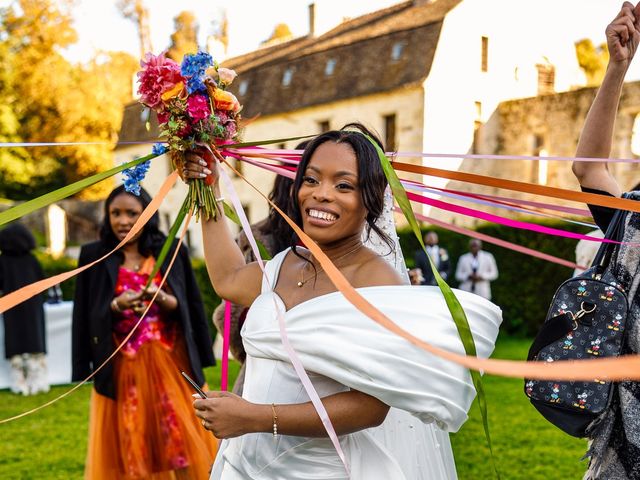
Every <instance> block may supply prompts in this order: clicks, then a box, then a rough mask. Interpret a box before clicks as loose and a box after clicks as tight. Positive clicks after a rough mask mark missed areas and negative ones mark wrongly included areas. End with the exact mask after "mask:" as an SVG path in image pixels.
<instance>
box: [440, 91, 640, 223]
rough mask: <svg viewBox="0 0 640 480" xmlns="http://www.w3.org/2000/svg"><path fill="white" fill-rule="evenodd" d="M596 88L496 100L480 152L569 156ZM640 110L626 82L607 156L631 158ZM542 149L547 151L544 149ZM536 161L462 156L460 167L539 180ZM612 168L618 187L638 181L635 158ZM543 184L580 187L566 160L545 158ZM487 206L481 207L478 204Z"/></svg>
mask: <svg viewBox="0 0 640 480" xmlns="http://www.w3.org/2000/svg"><path fill="white" fill-rule="evenodd" d="M596 91H597V89H596V88H582V89H578V90H573V91H570V92H565V93H558V94H554V95H545V96H538V97H531V98H525V99H521V100H514V101H509V102H503V103H501V104H500V105H499V106H498V108H497V109H496V111H495V112H493V114H492V115H491V117H490V118H489V119H488V121H487V122H486V123H485V124H484V125H483V126H482V127H481V130H480V142H479V147H478V151H477V152H476V153H479V154H487V155H527V156H528V155H545V156H558V157H571V156H574V155H575V151H576V147H577V144H578V139H579V137H580V131H581V129H582V126H583V123H584V119H585V117H586V115H587V112H588V111H589V108H590V106H591V103H592V101H593V99H594V97H595V94H596ZM638 113H640V82H630V83H627V84H625V86H624V90H623V95H622V98H621V101H620V108H619V112H618V116H617V120H616V129H615V134H614V141H613V147H612V152H611V156H612V157H614V158H634V155H633V153H632V151H631V139H632V133H633V124H634V119H635V117H636V115H637V114H638ZM545 152H546V153H545ZM537 163H538V162H535V161H524V160H489V159H487V160H477V159H467V160H465V161H464V162H463V163H462V165H461V167H460V168H459V170H460V171H463V172H471V173H477V174H480V175H486V176H489V177H495V178H504V179H510V180H518V181H522V182H528V183H539V182H538V180H539V178H538V168H539V165H537ZM610 168H611V171H612V173H613V174H614V176H615V177H616V179H617V180H618V182H619V183H620V185H621V186H622V188H623V189H630V188H631V187H632V186H634V185H636V184H637V183H638V182H640V175H639V174H638V172H637V166H636V165H635V164H628V163H618V164H611V166H610ZM546 185H548V186H553V187H560V188H565V189H570V190H579V185H578V182H577V181H576V179H575V177H574V176H573V173H572V172H571V162H566V161H549V162H548V174H547V182H546ZM447 187H448V188H450V189H456V190H463V191H468V192H474V193H488V194H492V195H502V196H508V197H511V198H519V199H527V200H538V201H541V202H545V203H557V204H566V205H570V206H573V207H582V205H580V204H576V203H573V202H563V201H561V200H558V199H550V198H547V197H540V196H538V197H534V196H532V195H529V194H522V193H518V192H512V191H507V190H498V189H495V188H490V187H483V186H477V185H471V184H467V183H465V184H462V183H460V182H449V183H448V185H447ZM481 209H482V210H485V211H487V209H486V207H481ZM489 211H491V213H496V214H501V215H507V216H512V215H511V214H510V213H508V212H507V213H505V210H503V209H490V210H489ZM434 216H435V217H437V218H439V219H444V220H447V221H454V222H455V223H456V224H458V225H474V224H477V223H478V222H477V221H474V220H472V219H469V218H466V217H460V216H456V215H453V214H449V213H447V212H442V211H438V212H434Z"/></svg>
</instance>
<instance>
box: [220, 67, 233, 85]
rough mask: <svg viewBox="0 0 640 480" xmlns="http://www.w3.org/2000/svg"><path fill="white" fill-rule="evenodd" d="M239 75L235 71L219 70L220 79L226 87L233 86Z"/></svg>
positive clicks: (222, 68) (221, 68)
mask: <svg viewBox="0 0 640 480" xmlns="http://www.w3.org/2000/svg"><path fill="white" fill-rule="evenodd" d="M237 75H238V74H237V73H236V72H235V70H231V69H229V68H224V67H220V68H218V79H219V80H220V82H222V83H224V84H225V85H231V82H233V80H234V79H235V78H236V76H237Z"/></svg>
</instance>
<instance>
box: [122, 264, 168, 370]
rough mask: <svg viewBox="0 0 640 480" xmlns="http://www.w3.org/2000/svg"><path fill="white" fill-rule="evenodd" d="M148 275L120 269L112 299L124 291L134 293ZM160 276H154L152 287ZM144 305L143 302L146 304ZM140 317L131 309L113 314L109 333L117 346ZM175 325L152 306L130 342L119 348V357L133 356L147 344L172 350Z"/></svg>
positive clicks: (155, 306)
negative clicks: (158, 343)
mask: <svg viewBox="0 0 640 480" xmlns="http://www.w3.org/2000/svg"><path fill="white" fill-rule="evenodd" d="M148 278H149V274H147V273H141V272H135V271H132V270H129V269H127V268H124V267H120V270H119V271H118V281H117V283H116V290H115V296H118V295H121V294H122V293H123V292H125V291H127V290H133V291H135V292H138V291H140V290H142V289H143V288H144V286H145V284H146V283H147V279H148ZM161 279H162V278H161V276H160V274H159V273H158V274H157V275H156V277H155V278H154V283H156V285H159V284H160V280H161ZM147 303H148V302H145V304H147ZM139 319H140V315H139V314H137V313H136V312H134V311H133V310H132V309H127V310H124V311H122V312H121V313H115V314H114V322H113V333H114V336H115V338H116V341H117V342H118V343H120V342H122V341H123V340H124V339H125V337H126V336H127V335H128V334H129V332H130V331H131V329H132V328H133V327H134V326H135V325H136V323H138V320H139ZM176 329H177V323H176V322H175V321H173V320H171V319H170V318H168V317H167V316H166V315H164V313H163V312H162V310H161V309H160V307H159V306H158V305H157V304H155V303H154V304H153V305H152V306H151V308H150V309H149V312H148V313H147V315H146V316H145V318H144V319H143V320H142V323H141V324H140V325H139V326H138V328H137V329H136V331H135V332H134V333H133V335H132V336H131V338H129V339H128V340H127V343H126V344H125V345H124V347H123V348H122V350H121V351H122V353H123V354H124V355H127V356H131V357H132V356H135V354H136V353H137V352H138V351H139V350H140V347H142V345H144V344H145V343H148V342H151V341H157V342H160V344H161V345H162V346H163V347H165V348H166V349H167V350H173V347H174V345H175V341H176Z"/></svg>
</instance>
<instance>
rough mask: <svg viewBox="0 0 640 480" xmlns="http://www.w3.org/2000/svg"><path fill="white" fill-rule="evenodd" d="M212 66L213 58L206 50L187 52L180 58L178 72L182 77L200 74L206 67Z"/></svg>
mask: <svg viewBox="0 0 640 480" xmlns="http://www.w3.org/2000/svg"><path fill="white" fill-rule="evenodd" d="M212 66H213V58H212V57H211V55H209V54H208V53H207V52H198V53H196V54H192V53H188V54H186V55H185V56H184V59H183V60H182V65H181V66H180V73H181V74H182V76H183V77H194V76H201V75H203V74H204V71H205V70H206V69H207V68H208V67H212Z"/></svg>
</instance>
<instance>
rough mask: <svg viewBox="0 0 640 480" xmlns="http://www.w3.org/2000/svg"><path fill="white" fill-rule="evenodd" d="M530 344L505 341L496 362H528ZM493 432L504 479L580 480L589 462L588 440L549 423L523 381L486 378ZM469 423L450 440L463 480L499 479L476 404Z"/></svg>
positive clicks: (495, 450) (520, 340)
mask: <svg viewBox="0 0 640 480" xmlns="http://www.w3.org/2000/svg"><path fill="white" fill-rule="evenodd" d="M530 344H531V342H530V341H529V340H522V339H515V338H500V339H499V340H498V343H497V346H496V351H495V353H494V357H496V358H503V359H510V360H526V358H527V351H528V349H529V346H530ZM483 383H484V386H485V391H486V394H487V403H488V409H489V432H490V435H491V441H492V446H493V453H494V456H495V458H496V460H497V465H498V470H499V472H500V476H501V478H502V479H503V480H520V479H522V480H524V479H527V480H529V479H537V478H540V479H543V478H545V479H546V478H549V479H560V478H562V479H581V478H582V476H583V475H584V472H585V470H586V468H587V462H586V460H585V461H582V462H581V461H580V458H582V456H583V455H584V453H585V452H586V450H587V442H586V441H585V440H582V439H579V438H574V437H571V436H569V435H567V434H565V433H564V432H562V431H561V430H559V429H557V428H556V427H554V426H553V425H552V424H550V423H548V422H547V421H546V420H545V419H544V418H543V417H542V416H541V415H540V414H539V413H538V411H537V410H536V409H535V408H534V407H533V406H532V405H531V404H530V403H529V400H528V399H527V397H526V395H525V394H524V389H523V384H524V382H523V381H522V380H521V379H514V378H503V377H495V376H485V377H484V378H483ZM469 417H470V418H469V420H468V421H467V422H466V423H465V424H464V425H463V426H462V428H461V429H460V431H459V432H458V433H456V434H453V435H451V443H452V445H453V452H454V455H455V459H456V466H457V469H458V476H459V479H460V480H478V479H491V478H496V477H495V473H493V467H492V464H491V459H490V456H489V449H488V447H487V441H486V440H485V436H484V430H483V427H482V421H481V420H480V412H479V408H478V405H477V403H474V405H473V406H472V407H471V411H470V412H469Z"/></svg>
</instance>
